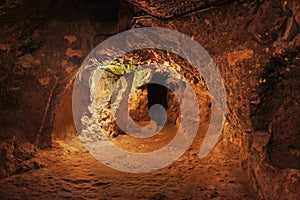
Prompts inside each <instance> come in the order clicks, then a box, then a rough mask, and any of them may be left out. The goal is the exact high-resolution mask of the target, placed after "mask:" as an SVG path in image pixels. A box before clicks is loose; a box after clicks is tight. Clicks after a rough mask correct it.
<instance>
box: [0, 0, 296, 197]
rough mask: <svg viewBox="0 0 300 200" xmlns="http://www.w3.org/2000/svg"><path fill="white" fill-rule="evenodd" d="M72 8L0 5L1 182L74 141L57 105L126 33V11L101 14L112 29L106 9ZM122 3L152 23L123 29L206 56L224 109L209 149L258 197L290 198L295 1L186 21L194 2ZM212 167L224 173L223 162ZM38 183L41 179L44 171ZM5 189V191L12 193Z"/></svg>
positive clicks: (63, 104)
mask: <svg viewBox="0 0 300 200" xmlns="http://www.w3.org/2000/svg"><path fill="white" fill-rule="evenodd" d="M72 2H73V1H69V0H63V1H50V0H49V1H43V3H41V2H38V3H36V1H29V0H28V1H21V0H20V1H9V0H6V1H0V28H1V32H0V85H1V93H0V112H1V115H0V127H1V134H0V136H1V140H0V148H1V149H0V150H1V164H0V166H1V167H0V171H1V177H2V176H8V175H10V174H13V173H16V172H24V171H28V170H29V169H31V168H39V167H40V166H42V165H41V164H39V162H38V161H35V160H34V159H31V158H32V157H33V156H34V155H35V151H36V148H37V147H41V148H50V147H51V137H54V138H58V139H66V138H70V137H72V136H71V135H64V134H66V131H64V130H69V129H68V127H67V126H70V127H73V129H72V131H70V132H68V134H71V132H72V134H73V135H75V133H74V132H76V131H75V130H74V125H73V121H72V115H71V112H70V108H67V106H70V105H71V103H70V102H71V97H70V95H71V93H72V81H73V80H74V77H75V74H76V72H77V69H78V68H79V66H80V64H81V62H82V60H83V59H84V57H85V55H87V53H88V52H89V51H90V50H91V49H92V48H93V47H94V46H95V45H96V44H97V43H99V42H101V41H102V40H104V39H105V38H106V37H108V36H109V35H111V34H113V33H114V32H120V31H121V30H124V29H125V28H129V26H128V25H129V23H130V21H131V18H132V15H133V14H134V13H133V12H132V11H133V9H132V8H131V7H130V6H129V5H128V4H123V5H121V2H120V6H119V7H120V8H124V9H119V14H117V15H116V16H115V15H114V14H113V16H110V17H109V18H111V19H114V22H107V20H108V18H105V17H104V18H103V17H101V12H99V10H101V11H103V13H105V15H106V16H107V14H108V13H107V11H106V10H115V7H116V5H115V4H110V3H107V4H106V3H103V4H101V3H95V2H94V3H93V2H92V1H87V2H88V3H84V2H85V1H76V2H77V3H72ZM74 2H75V1H74ZM129 2H132V3H133V4H134V5H136V6H138V7H139V8H140V9H142V10H144V11H145V12H147V13H148V14H150V15H153V16H154V17H147V16H145V17H143V16H139V17H138V18H136V19H135V21H134V24H132V25H133V27H143V26H159V27H166V28H170V29H173V30H177V31H180V32H182V33H185V34H187V35H189V36H190V37H192V38H193V39H194V40H196V41H198V42H199V43H200V44H201V45H202V46H203V47H204V48H205V49H206V50H207V51H208V53H209V54H210V55H211V56H212V57H213V59H214V60H215V62H216V63H217V65H218V67H219V69H220V71H221V75H222V77H223V79H224V83H225V86H226V92H227V105H228V108H227V115H226V122H225V126H224V130H223V134H222V137H221V138H220V142H219V144H218V145H219V146H218V148H220V149H221V151H222V152H223V153H225V152H226V153H228V155H230V157H231V159H232V160H234V161H235V162H237V163H239V165H240V167H241V169H242V170H243V172H244V173H245V174H247V175H248V178H249V180H250V181H251V184H252V186H253V187H254V188H255V189H256V191H258V193H259V195H260V197H261V198H262V199H296V198H297V197H299V196H300V194H299V189H298V188H299V187H300V186H299V184H300V183H299V173H300V172H299V124H300V123H299V117H298V116H299V45H300V38H299V37H300V36H299V27H300V22H299V21H300V20H299V8H300V5H299V1H297V0H291V1H279V0H275V1H234V2H231V3H228V4H224V5H222V6H219V7H216V8H211V9H209V10H207V11H206V12H201V13H200V12H198V13H197V12H196V11H195V12H194V13H193V12H192V13H191V14H188V15H185V13H186V12H190V11H192V10H193V9H195V8H197V7H198V6H199V5H200V7H201V6H202V4H203V2H204V1H184V2H183V1H179V2H181V3H182V4H184V6H180V3H179V4H178V5H177V4H176V6H174V2H175V1H147V2H146V1H131V0H130V1H129ZM205 2H206V4H205V5H208V4H207V2H219V1H205ZM220 2H221V1H220ZM79 4H80V5H79ZM104 5H107V7H105V6H104ZM166 5H171V6H166ZM81 6H83V7H84V8H85V9H79V8H80V7H81ZM190 8H191V9H190ZM203 8H205V6H204V7H203ZM201 9H202V8H201ZM137 10H138V9H137ZM95 11H97V12H95ZM105 11H106V12H105ZM16 13H18V14H16ZM99 13H100V14H99ZM160 18H165V20H160ZM117 22H118V23H117ZM182 66H186V65H184V64H183V65H182ZM185 68H186V69H187V68H188V67H185ZM190 74H192V73H186V74H185V75H187V76H191V75H190ZM197 77H198V76H196V78H195V79H194V81H195V82H197V81H199V80H197ZM190 78H191V79H190V80H192V79H193V77H190ZM206 107H209V105H206ZM55 113H57V115H55ZM65 113H66V114H65ZM53 127H55V129H54V133H53V134H52V132H53ZM71 160H72V159H71ZM80 162H81V160H79V161H78V163H80ZM211 163H214V162H208V163H206V162H204V165H205V166H206V165H209V164H211ZM225 165H226V166H225ZM62 166H65V165H62ZM77 166H78V165H76V166H74V165H72V166H71V168H72V167H75V168H76V167H77ZM197 166H199V165H197ZM218 166H222V167H224V168H230V164H224V166H223V165H218ZM77 170H78V171H80V170H79V169H77ZM178 170H180V167H179V169H178ZM207 170H209V169H207ZM45 171H47V170H45ZM63 173H65V170H63V172H61V174H63ZM61 174H59V175H58V177H59V176H60V175H61ZM30 175H31V174H25V175H24V176H25V177H26V176H28V177H27V178H28V181H27V182H32V181H31V180H29V179H30V178H31V176H30ZM18 177H21V175H20V176H18ZM44 177H45V178H44V179H43V181H45V180H47V181H48V179H47V177H49V176H48V175H47V172H45V176H44ZM178 177H179V178H178V180H177V179H176V181H177V182H178V181H181V179H180V176H178ZM224 177H225V175H224ZM13 178H14V177H10V179H8V180H12V179H13ZM72 178H74V179H76V177H72ZM49 179H51V178H49ZM209 180H210V179H209ZM67 181H69V180H67ZM72 181H74V182H75V183H74V184H75V185H76V184H77V183H78V182H76V181H78V180H72ZM192 181H193V180H192ZM3 182H4V183H6V180H4V179H3ZM15 182H17V180H12V181H11V183H14V186H12V187H10V188H13V189H14V187H15V188H17V189H18V184H19V183H15ZM27 182H26V181H25V185H26V183H27ZM83 182H84V181H83ZM162 182H164V181H162ZM187 182H189V180H188V181H187ZM118 183H121V181H120V182H118ZM129 183H130V181H129ZM96 184H99V185H102V186H103V185H109V184H106V183H96ZM225 186H226V188H227V187H230V184H229V186H228V183H227V182H226V184H225ZM76 187H77V186H74V190H76V191H77V189H76ZM32 188H37V187H36V185H34V186H33V187H32ZM167 188H168V187H167ZM13 189H12V190H13ZM17 189H16V190H17ZM192 189H194V187H193V188H192ZM198 189H199V188H198ZM201 189H202V188H200V189H199V190H201ZM224 190H225V189H224ZM187 191H188V190H187ZM226 191H227V190H226ZM39 192H40V193H42V192H41V191H39ZM227 192H228V191H227ZM231 192H232V191H231ZM12 193H13V192H12ZM50 193H53V192H52V191H50ZM21 195H22V194H20V196H19V197H20V198H21V197H22V196H21ZM209 195H211V196H204V197H203V198H213V197H216V194H215V193H213V191H212V192H211V193H210V194H209ZM165 196H166V195H164V194H163V193H161V194H157V195H154V196H153V198H162V199H163V198H165ZM174 196H176V194H175V195H174ZM9 197H11V196H10V195H8V198H9ZM172 197H173V196H172ZM224 198H226V197H224ZM236 198H238V197H236Z"/></svg>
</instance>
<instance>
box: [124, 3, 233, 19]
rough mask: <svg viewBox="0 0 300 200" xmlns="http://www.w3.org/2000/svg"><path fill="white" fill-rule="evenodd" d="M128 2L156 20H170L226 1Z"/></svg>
mask: <svg viewBox="0 0 300 200" xmlns="http://www.w3.org/2000/svg"><path fill="white" fill-rule="evenodd" d="M127 1H128V2H130V3H132V4H134V5H136V6H137V7H139V8H141V9H142V10H143V11H145V12H146V13H148V14H150V15H152V16H155V17H157V18H163V19H170V18H175V17H178V16H181V15H185V14H188V13H193V12H197V11H199V10H204V9H207V8H210V7H213V6H216V5H222V4H224V3H226V2H228V0H209V1H203V0H169V1H165V0H150V1H139V0H127Z"/></svg>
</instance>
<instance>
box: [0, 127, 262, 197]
mask: <svg viewBox="0 0 300 200" xmlns="http://www.w3.org/2000/svg"><path fill="white" fill-rule="evenodd" d="M202 128H204V127H201V126H200V127H199V130H202ZM172 130H174V127H167V128H164V129H163V132H164V131H166V132H172ZM161 134H162V135H164V133H161ZM159 138H161V139H162V140H164V139H166V140H167V138H168V137H164V136H163V137H159ZM159 138H158V140H159ZM125 139H126V140H125ZM202 139H203V138H202V137H201V131H199V132H198V135H197V137H196V140H195V141H194V143H193V144H192V146H191V148H190V149H189V150H188V151H187V152H186V153H185V154H184V155H183V156H182V157H181V158H180V159H178V160H177V161H175V162H174V163H172V164H171V165H170V166H168V167H166V168H164V169H161V170H159V171H155V172H152V173H145V174H131V173H124V172H120V171H116V170H114V169H111V168H108V167H106V166H104V165H103V164H101V163H100V162H99V161H98V160H96V159H95V158H94V157H92V156H91V155H90V154H89V152H88V151H87V150H86V149H85V147H84V146H83V145H82V143H81V142H80V140H79V139H78V138H73V139H71V140H69V141H66V140H65V141H62V140H60V141H54V146H53V148H52V149H51V150H41V151H39V152H38V156H37V158H35V159H37V160H38V163H39V166H37V168H39V169H34V170H30V171H29V172H26V173H22V174H17V175H13V176H10V177H8V178H4V179H1V180H0V184H1V185H2V187H1V188H0V198H1V199H157V200H159V199H231V200H232V199H258V198H257V196H256V194H255V192H254V190H253V189H252V187H251V186H250V185H249V181H248V179H247V177H246V176H245V175H244V174H242V172H241V171H240V168H239V166H238V162H237V161H235V160H233V158H230V157H228V156H226V154H225V153H224V151H221V149H222V148H219V147H220V146H221V144H220V143H219V144H218V145H217V146H216V148H215V149H214V150H213V151H212V152H211V153H210V154H209V155H208V156H207V157H205V158H204V159H199V157H198V153H199V145H200V143H201V141H202ZM121 141H126V143H127V145H128V144H131V147H134V149H135V150H142V151H143V150H145V148H147V146H153V144H151V145H149V144H147V141H145V143H144V145H140V144H141V143H137V142H136V141H135V140H134V139H130V138H129V136H126V135H122V136H120V137H117V138H116V139H114V141H113V142H115V143H116V144H118V145H120V146H123V147H124V146H126V143H124V142H121ZM149 142H150V140H149ZM159 143H160V142H158V144H159ZM129 150H130V149H129ZM131 150H132V149H131ZM222 152H223V153H222Z"/></svg>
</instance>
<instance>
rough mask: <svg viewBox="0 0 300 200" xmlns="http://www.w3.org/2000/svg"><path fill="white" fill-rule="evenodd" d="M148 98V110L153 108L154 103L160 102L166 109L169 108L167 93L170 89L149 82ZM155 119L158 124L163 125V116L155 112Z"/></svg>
mask: <svg viewBox="0 0 300 200" xmlns="http://www.w3.org/2000/svg"><path fill="white" fill-rule="evenodd" d="M147 90H148V93H147V98H148V110H149V109H150V108H151V106H152V105H154V104H160V105H161V106H163V107H164V108H165V109H166V110H167V109H168V101H167V95H168V90H167V88H166V87H164V86H161V85H158V84H153V83H151V84H148V85H147ZM153 117H154V119H153V120H155V121H156V122H157V123H158V125H162V123H163V121H164V120H163V116H161V115H157V114H155V115H154V116H153Z"/></svg>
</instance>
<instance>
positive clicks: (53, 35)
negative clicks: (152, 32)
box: [0, 0, 132, 177]
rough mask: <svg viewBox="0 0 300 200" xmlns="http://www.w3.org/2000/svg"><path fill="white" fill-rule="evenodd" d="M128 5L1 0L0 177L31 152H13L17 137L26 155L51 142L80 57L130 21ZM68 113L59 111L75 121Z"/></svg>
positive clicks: (58, 132) (15, 168)
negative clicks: (19, 154) (16, 155)
mask: <svg viewBox="0 0 300 200" xmlns="http://www.w3.org/2000/svg"><path fill="white" fill-rule="evenodd" d="M78 3H79V4H80V5H79V4H78ZM81 4H82V5H81ZM119 6H120V9H118V8H119ZM82 8H84V9H82ZM131 9H132V7H131V6H130V5H128V4H127V3H126V2H120V3H118V2H117V4H116V3H114V2H112V1H107V2H104V3H103V2H102V3H95V4H93V3H92V2H91V1H88V2H83V1H82V2H81V1H80V2H79V1H69V0H63V1H52V0H49V1H34V2H33V1H28V0H23V1H4V2H1V5H0V27H1V32H0V85H1V93H0V113H1V115H0V127H1V128H0V129H1V156H2V157H1V164H0V166H1V167H0V168H1V174H0V177H3V176H7V175H9V174H13V173H16V172H18V171H20V170H19V169H21V168H22V166H23V163H24V160H27V159H29V158H31V157H32V156H25V157H24V156H21V158H19V157H15V159H14V158H12V156H11V155H12V154H14V153H13V152H14V151H18V150H17V148H15V146H19V145H18V144H19V143H25V144H26V145H25V146H26V147H28V149H27V151H28V152H29V151H30V152H31V153H30V155H32V154H34V152H35V149H36V148H51V138H52V132H53V127H54V124H55V121H56V122H57V123H59V120H57V119H56V118H55V116H56V115H55V114H56V113H58V112H59V111H61V110H60V109H64V107H63V106H62V104H64V103H61V100H66V99H69V101H70V100H71V99H70V97H68V96H67V95H65V93H69V94H70V92H71V91H70V88H72V82H73V80H74V78H75V75H76V73H77V69H78V68H79V67H80V65H81V62H82V61H83V59H84V57H85V56H86V55H87V54H88V53H89V52H90V50H91V49H93V48H94V46H95V45H97V43H99V42H101V40H103V39H105V38H106V37H108V36H109V35H110V34H113V33H114V31H116V32H119V31H120V30H122V29H124V28H126V27H127V26H128V24H129V23H130V19H131V15H132V10H131ZM107 10H110V12H107ZM99 13H100V14H99ZM103 14H106V16H104V17H103ZM119 15H121V16H122V17H120V16H119ZM69 105H70V104H69ZM70 114H71V113H69V114H68V115H66V116H64V115H62V114H58V115H60V116H59V117H60V119H63V120H64V121H65V122H66V121H68V123H71V125H72V126H73V120H72V118H71V117H72V116H70ZM59 117H58V118H59ZM66 118H68V119H66ZM61 123H62V122H61ZM62 134H65V132H63V131H61V130H60V129H58V130H56V131H55V134H54V137H55V138H67V137H68V136H66V135H62ZM2 136H3V137H2ZM28 143H29V144H30V145H27V144H28ZM10 158H11V159H10Z"/></svg>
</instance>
